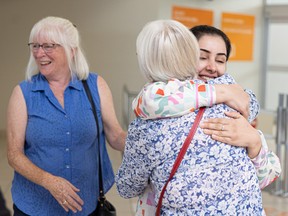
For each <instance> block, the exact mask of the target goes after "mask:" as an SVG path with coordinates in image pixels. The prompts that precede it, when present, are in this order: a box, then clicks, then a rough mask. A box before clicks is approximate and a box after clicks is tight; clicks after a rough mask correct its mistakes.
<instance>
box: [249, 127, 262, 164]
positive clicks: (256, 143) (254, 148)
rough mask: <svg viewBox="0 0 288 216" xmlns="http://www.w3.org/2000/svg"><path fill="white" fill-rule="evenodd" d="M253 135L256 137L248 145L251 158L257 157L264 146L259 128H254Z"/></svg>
mask: <svg viewBox="0 0 288 216" xmlns="http://www.w3.org/2000/svg"><path fill="white" fill-rule="evenodd" d="M253 136H254V137H255V138H254V139H251V142H250V143H249V145H248V147H247V153H248V156H249V158H250V159H253V158H255V157H257V156H258V155H259V153H260V150H261V148H262V141H261V137H260V134H259V132H258V130H256V129H254V132H253Z"/></svg>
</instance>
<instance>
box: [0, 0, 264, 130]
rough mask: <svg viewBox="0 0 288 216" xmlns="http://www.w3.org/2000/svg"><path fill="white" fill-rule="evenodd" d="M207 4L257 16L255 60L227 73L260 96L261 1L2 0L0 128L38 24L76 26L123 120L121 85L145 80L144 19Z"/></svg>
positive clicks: (136, 85) (135, 87) (219, 9)
mask: <svg viewBox="0 0 288 216" xmlns="http://www.w3.org/2000/svg"><path fill="white" fill-rule="evenodd" d="M172 4H176V5H185V6H191V7H196V8H203V9H205V8H207V9H210V10H213V11H214V12H215V24H216V27H219V25H220V13H221V12H224V11H225V12H237V13H244V14H251V15H255V16H256V29H255V39H254V40H255V44H254V61H252V62H230V63H229V65H228V70H229V72H230V73H231V74H232V75H233V76H234V77H235V78H236V80H237V81H238V82H239V83H240V84H242V85H243V86H244V87H247V88H250V89H252V90H253V91H254V92H255V93H256V95H258V89H259V81H258V80H259V75H260V65H261V64H260V52H261V28H262V27H261V25H262V20H261V18H262V15H261V12H262V0H253V1H251V0H241V1H239V0H213V1H207V0H182V1H181V0H177V1H173V0H121V1H120V0H119V1H116V0H103V1H101V0H81V1H79V0H60V1H59V0H50V1H44V0H25V1H23V0H2V1H0V26H1V33H0V39H1V40H0V47H1V49H0V59H1V64H0V92H1V95H0V100H1V103H0V131H4V130H5V125H6V107H7V103H8V98H9V96H10V94H11V91H12V89H13V87H14V86H15V85H16V84H17V83H18V82H20V81H21V80H23V79H24V71H25V67H26V63H27V61H28V57H29V50H28V46H27V43H28V37H29V33H30V30H31V28H32V26H33V24H34V23H35V22H37V21H38V20H39V19H41V18H43V17H45V16H48V15H53V16H62V17H66V18H68V19H70V20H71V21H72V22H74V23H75V24H76V25H77V28H78V29H79V30H80V33H81V36H82V42H83V47H84V50H85V52H86V55H87V58H88V61H89V63H90V68H91V70H92V71H96V72H98V73H99V74H100V75H101V76H103V77H104V79H105V80H106V81H107V82H108V84H109V86H110V88H111V90H112V94H113V97H114V103H115V107H116V114H117V116H118V118H119V120H120V122H121V123H122V122H123V117H122V113H123V106H124V105H123V87H124V85H127V86H128V89H129V90H131V91H138V90H140V88H141V87H142V85H143V84H144V80H143V78H142V76H141V75H140V73H139V72H138V66H137V59H136V51H135V41H136V37H137V35H138V33H139V32H140V30H141V28H142V27H143V25H144V24H145V23H147V22H148V21H151V20H155V19H157V18H171V5H172Z"/></svg>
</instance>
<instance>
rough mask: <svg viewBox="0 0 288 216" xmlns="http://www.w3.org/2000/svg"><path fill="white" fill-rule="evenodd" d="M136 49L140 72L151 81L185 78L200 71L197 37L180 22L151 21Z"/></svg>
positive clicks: (139, 37) (140, 37) (142, 32)
mask: <svg viewBox="0 0 288 216" xmlns="http://www.w3.org/2000/svg"><path fill="white" fill-rule="evenodd" d="M136 49H137V57H138V63H139V68H140V71H141V73H142V74H143V75H144V77H145V78H146V79H147V80H148V81H150V82H154V81H163V82H167V81H168V80H169V79H172V78H177V79H179V80H185V79H187V78H194V77H195V76H196V74H197V67H198V62H199V56H200V51H199V45H198V42H197V39H196V38H195V36H194V35H193V34H192V33H191V32H190V31H189V29H188V28H187V27H186V26H184V25H183V24H181V23H180V22H178V21H175V20H156V21H152V22H149V23H147V24H146V25H145V26H144V28H143V29H142V31H141V32H140V33H139V35H138V37H137V41H136Z"/></svg>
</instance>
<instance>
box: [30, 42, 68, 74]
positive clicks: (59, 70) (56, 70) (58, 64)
mask: <svg viewBox="0 0 288 216" xmlns="http://www.w3.org/2000/svg"><path fill="white" fill-rule="evenodd" d="M33 43H39V44H40V45H42V44H44V43H53V42H51V41H47V40H44V39H39V40H37V41H33ZM31 52H32V54H33V56H34V58H35V61H36V64H37V66H38V69H39V71H40V73H41V74H42V75H44V76H45V77H46V78H47V79H49V78H57V77H59V76H63V75H64V76H65V75H67V74H70V73H69V66H68V62H67V57H66V54H65V50H64V48H63V47H62V46H61V45H57V46H55V47H54V48H53V49H52V50H51V52H47V51H45V50H44V49H43V47H40V48H39V49H38V50H35V51H31Z"/></svg>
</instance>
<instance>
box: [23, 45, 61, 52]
mask: <svg viewBox="0 0 288 216" xmlns="http://www.w3.org/2000/svg"><path fill="white" fill-rule="evenodd" d="M28 46H29V47H30V50H31V51H32V52H38V50H39V49H40V47H42V49H43V50H44V51H45V52H46V53H51V52H53V50H54V49H55V48H56V47H57V46H61V45H60V44H54V43H43V44H39V43H28Z"/></svg>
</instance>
